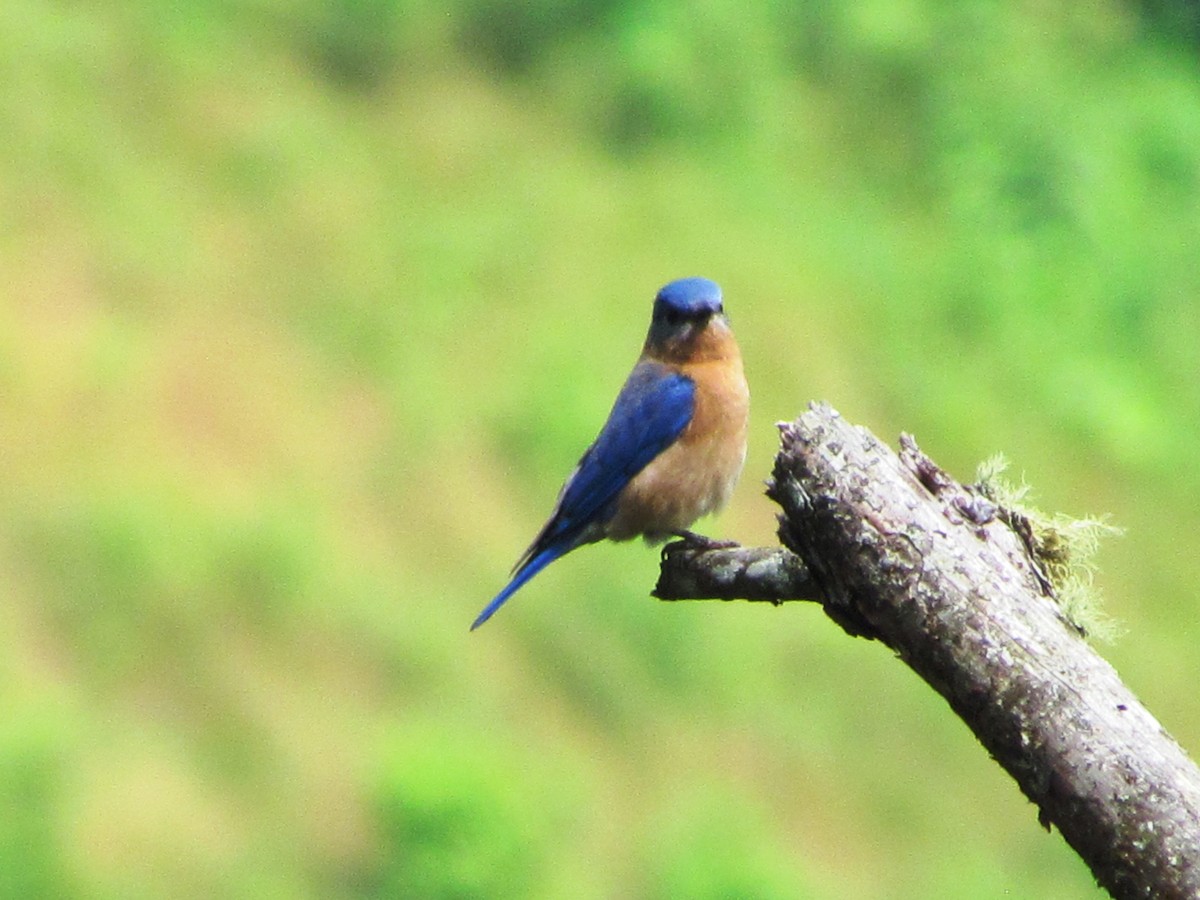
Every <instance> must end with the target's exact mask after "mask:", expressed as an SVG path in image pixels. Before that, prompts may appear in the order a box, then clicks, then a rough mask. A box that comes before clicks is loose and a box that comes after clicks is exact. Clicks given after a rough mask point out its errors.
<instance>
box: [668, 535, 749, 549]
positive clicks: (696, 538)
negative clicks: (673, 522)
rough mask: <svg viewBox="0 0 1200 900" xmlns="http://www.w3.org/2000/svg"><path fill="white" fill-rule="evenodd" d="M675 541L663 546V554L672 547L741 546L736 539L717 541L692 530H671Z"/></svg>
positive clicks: (713, 547) (709, 547)
mask: <svg viewBox="0 0 1200 900" xmlns="http://www.w3.org/2000/svg"><path fill="white" fill-rule="evenodd" d="M671 533H672V534H673V535H674V536H675V537H677V538H679V540H677V541H672V542H671V543H670V544H667V545H666V546H665V547H663V555H666V553H667V551H669V550H671V549H672V548H678V549H681V550H730V549H732V548H734V547H739V546H741V545H740V544H739V543H738V542H737V541H718V540H715V539H713V538H710V537H705V536H704V535H702V534H696V532H694V531H673V532H671Z"/></svg>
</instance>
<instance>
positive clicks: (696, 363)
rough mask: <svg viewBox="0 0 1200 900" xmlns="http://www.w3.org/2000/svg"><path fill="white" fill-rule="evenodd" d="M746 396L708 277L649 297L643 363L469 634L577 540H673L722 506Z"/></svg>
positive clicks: (735, 463)
mask: <svg viewBox="0 0 1200 900" xmlns="http://www.w3.org/2000/svg"><path fill="white" fill-rule="evenodd" d="M749 411H750V391H749V389H748V388H747V387H746V377H745V375H743V373H742V355H741V352H740V351H739V350H738V345H737V342H736V341H735V340H734V339H733V332H732V331H730V329H729V321H728V320H727V319H726V318H725V312H724V307H723V306H722V305H721V289H720V288H719V287H717V285H716V284H714V283H713V282H711V281H709V280H708V279H707V278H683V279H680V280H679V281H672V282H671V283H670V284H668V285H667V286H666V287H664V288H663V289H662V290H661V291H659V292H658V295H657V296H656V297H655V298H654V313H653V315H652V317H651V319H650V331H649V333H648V334H647V335H646V343H645V345H644V346H643V348H642V355H641V358H640V359H638V361H637V365H635V366H634V367H633V372H631V373H630V375H629V378H628V379H627V380H626V382H625V386H624V387H622V388H621V393H620V394H618V395H617V402H616V403H614V404H613V408H612V412H610V413H609V414H608V421H607V422H605V423H604V427H603V428H602V429H601V430H600V435H599V436H598V437H597V438H596V440H595V441H593V442H592V445H591V446H590V447H588V449H587V452H585V453H584V454H583V458H582V459H580V460H579V464H578V465H577V466H576V467H575V471H574V472H572V473H571V476H570V477H569V478H568V479H567V482H566V484H564V485H563V487H562V491H561V492H560V493H559V495H558V503H557V504H556V505H555V507H554V512H553V513H551V515H550V519H549V521H547V522H546V524H545V525H544V526H542V530H541V531H540V532H538V535H537V537H536V538H534V539H533V543H532V544H530V545H529V549H528V550H526V551H525V552H524V553H523V554H522V555H521V558H520V559H519V560H517V564H516V566H514V567H513V575H512V579H511V580H510V581H509V582H508V584H507V585H506V586H505V588H504V590H502V591H501V592H500V593H499V594H497V595H496V597H495V599H494V600H492V602H491V603H489V604H488V605H487V607H485V608H484V610H483V612H481V613H480V614H479V617H478V618H477V619H476V620H475V622H474V624H472V625H471V630H472V631H474V630H475V629H476V628H478V627H479V626H480V625H482V624H483V623H484V622H486V621H487V620H488V619H489V618H491V616H492V613H494V612H495V611H496V610H497V609H499V608H500V606H501V604H503V603H504V601H505V600H507V599H508V598H509V597H511V596H512V595H513V594H514V593H516V591H517V589H518V588H520V587H521V585H523V584H524V583H525V582H527V581H528V580H529V579H530V578H532V577H533V576H534V575H536V574H537V573H538V572H540V571H541V570H542V569H544V568H545V567H546V566H548V565H549V564H550V563H552V562H554V560H556V559H558V558H559V557H560V556H563V555H564V554H567V553H570V552H571V551H572V550H574V549H575V548H576V547H580V546H582V545H583V544H590V543H593V542H595V541H599V540H602V539H604V538H609V539H610V540H614V541H624V540H629V539H630V538H633V537H637V536H638V535H643V536H645V538H646V541H647V542H651V543H652V542H655V541H661V540H665V539H666V538H667V537H669V536H671V535H675V536H677V537H683V538H686V539H689V540H694V541H695V540H703V539H702V538H699V537H698V536H697V535H694V534H692V533H691V532H689V531H687V530H686V529H687V528H688V526H690V525H691V524H692V523H693V522H694V521H696V519H698V518H700V517H701V516H703V515H706V514H708V513H710V512H714V511H716V510H718V509H720V508H721V507H722V506H724V505H725V503H726V501H728V500H729V495H730V494H731V493H733V486H734V484H736V483H737V479H738V475H739V474H741V471H742V463H743V462H745V459H746V424H747V419H748V416H749Z"/></svg>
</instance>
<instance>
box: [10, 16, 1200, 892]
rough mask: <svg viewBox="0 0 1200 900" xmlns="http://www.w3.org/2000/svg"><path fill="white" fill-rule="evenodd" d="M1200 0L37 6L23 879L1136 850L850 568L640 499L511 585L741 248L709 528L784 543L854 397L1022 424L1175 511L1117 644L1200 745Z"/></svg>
mask: <svg viewBox="0 0 1200 900" xmlns="http://www.w3.org/2000/svg"><path fill="white" fill-rule="evenodd" d="M1182 11H1183V6H1182V5H1180V6H1178V7H1176V6H1171V5H1169V4H1165V3H1162V4H1142V5H1140V6H1136V7H1131V6H1125V5H1121V4H1118V3H1101V4H1099V5H1089V6H1086V7H1070V8H1066V9H1061V10H1053V11H1048V10H1045V9H1037V10H1031V9H1027V8H1024V7H1021V6H1013V5H1005V4H999V3H992V2H977V3H968V4H937V3H919V2H913V0H872V2H868V3H858V4H834V3H826V2H802V3H786V4H785V3H782V2H774V3H769V4H759V5H746V4H740V5H739V4H731V3H728V2H726V0H704V2H701V3H698V4H692V5H690V6H686V7H685V6H681V5H678V4H670V3H664V2H661V0H610V2H604V3H582V2H563V3H554V2H535V3H531V4H503V3H497V2H493V0H456V2H453V3H450V4H445V3H436V4H435V3H431V2H427V0H368V2H349V3H336V2H331V0H302V2H300V3H295V4H280V3H278V2H276V0H253V2H250V3H244V4H231V3H227V2H224V0H207V2H204V0H201V2H197V3H193V4H188V5H182V6H181V5H178V4H175V5H171V4H163V3H151V4H142V5H135V6H129V5H128V4H125V5H122V4H118V3H113V2H99V3H92V4H82V5H81V4H66V5H61V4H60V5H53V4H50V5H47V4H43V3H36V2H33V0H13V2H9V3H5V4H2V5H0V72H3V74H4V78H3V79H0V133H3V134H4V137H5V139H4V140H3V141H0V217H3V224H4V227H3V228H0V448H2V449H0V457H2V458H3V462H4V466H3V472H4V476H3V478H2V479H0V583H2V584H3V585H4V603H3V604H0V672H2V673H3V675H2V684H0V687H2V690H0V696H2V697H3V698H4V708H5V710H6V717H5V719H6V721H7V725H6V726H5V727H4V728H3V729H0V795H2V797H3V799H4V804H5V809H6V810H7V813H6V816H5V817H4V822H5V824H4V827H3V828H0V856H2V857H3V859H2V860H0V862H3V865H0V869H2V870H3V872H4V875H3V879H2V881H3V883H2V884H0V893H6V894H8V893H11V894H13V895H24V896H35V895H56V896H58V895H64V894H65V895H71V894H77V895H82V896H122V897H124V896H162V895H164V894H167V893H169V894H170V895H172V896H180V897H187V896H196V897H208V896H213V895H220V896H233V897H237V896H246V897H256V898H257V897H261V896H280V897H297V896H300V897H303V896H314V897H316V896H320V897H339V896H345V897H362V896H392V895H396V894H401V895H409V896H480V895H483V896H487V895H492V896H495V895H501V896H503V895H525V896H545V897H555V896H583V897H589V896H594V897H611V896H679V895H691V896H710V897H716V896H763V897H777V896H779V897H786V896H815V897H839V898H841V897H875V896H881V895H887V896H891V897H899V898H904V897H914V898H915V897H928V896H1001V895H1005V894H1011V895H1013V896H1055V897H1064V898H1066V897H1089V896H1095V895H1096V891H1095V888H1094V887H1093V885H1092V882H1091V879H1090V878H1089V877H1088V875H1087V873H1086V872H1085V871H1083V869H1082V867H1081V865H1080V864H1079V863H1078V861H1077V860H1076V859H1075V857H1074V856H1073V854H1072V853H1071V852H1070V850H1069V849H1067V848H1066V847H1065V846H1064V845H1063V844H1062V842H1061V841H1060V840H1059V838H1058V837H1057V836H1047V835H1046V834H1045V833H1044V832H1043V831H1042V830H1041V829H1040V828H1039V827H1038V825H1037V823H1036V818H1035V815H1034V812H1033V810H1032V809H1031V808H1030V807H1029V806H1028V804H1027V803H1025V802H1024V800H1023V799H1022V798H1021V797H1020V796H1018V795H1017V792H1016V791H1015V789H1014V788H1013V786H1012V784H1011V783H1010V782H1009V781H1008V780H1007V779H1006V778H1005V777H1004V776H1003V774H1002V773H999V772H998V771H996V768H995V766H994V765H993V764H992V763H991V762H990V761H989V760H987V759H986V758H985V754H982V753H981V752H980V750H979V747H978V746H977V745H976V744H975V742H974V741H973V740H971V739H970V737H969V736H968V735H966V734H964V732H963V729H962V728H961V726H959V725H958V724H957V723H956V722H955V720H954V719H953V718H952V716H951V715H950V714H949V713H948V712H947V710H946V709H945V708H944V704H942V703H941V701H940V700H939V699H938V698H937V697H935V696H933V695H932V694H931V692H930V691H929V690H928V688H926V687H925V686H924V685H921V684H919V683H917V682H916V680H915V679H914V678H913V677H912V676H910V675H908V673H907V672H906V671H905V670H904V669H903V667H902V666H900V665H899V664H898V663H897V662H896V661H895V660H893V659H890V658H888V657H886V655H884V654H881V653H879V652H878V651H879V648H878V647H875V646H873V645H869V644H866V643H863V642H852V641H848V640H846V639H845V637H844V636H843V635H841V634H840V633H838V632H837V631H836V630H835V629H834V628H833V627H832V626H831V625H830V624H829V623H827V622H825V621H824V620H823V619H821V618H820V616H819V615H817V614H816V612H815V611H810V610H796V609H780V610H774V609H757V608H736V605H726V606H720V607H710V608H701V607H695V608H685V607H684V606H680V605H673V606H667V605H661V604H654V603H651V602H648V601H647V600H646V598H645V594H646V592H647V590H648V588H649V586H650V585H651V583H652V581H653V577H654V572H655V554H654V552H653V551H647V550H645V548H642V547H639V546H624V547H610V546H598V547H595V548H589V549H588V550H586V551H582V552H580V553H579V554H578V555H574V556H572V557H570V558H569V559H568V560H566V561H564V562H562V563H559V564H558V565H556V566H555V567H552V568H551V569H550V570H549V571H547V572H546V573H544V574H543V575H540V576H539V577H538V579H536V580H535V581H534V582H533V583H532V584H530V585H529V586H528V587H527V588H526V589H525V590H524V591H523V592H522V594H521V595H520V596H519V597H518V598H517V599H516V600H514V602H513V603H512V604H511V605H510V606H509V607H506V609H505V610H504V611H503V613H502V614H501V615H500V616H498V617H497V618H496V619H495V620H494V621H493V622H492V623H490V624H489V625H488V626H487V628H486V629H485V630H483V631H481V632H478V633H476V634H474V635H471V636H469V637H468V635H467V633H466V628H467V625H468V623H469V622H470V621H471V618H472V617H473V616H474V615H475V614H476V612H477V611H478V610H479V608H480V607H481V606H482V605H483V604H484V603H485V602H486V601H487V599H488V598H489V597H490V596H491V594H492V592H494V591H495V590H496V589H498V588H499V586H500V585H501V583H502V581H503V577H504V574H505V572H506V571H507V567H508V566H509V565H510V564H511V562H512V560H513V559H514V558H515V557H516V556H517V554H518V553H519V552H520V550H521V549H522V548H523V547H524V546H525V544H526V543H527V542H528V540H529V538H530V537H531V535H532V534H533V533H534V531H535V530H536V528H537V526H538V524H539V522H540V520H541V516H543V515H544V514H545V512H546V511H548V509H549V507H550V505H551V503H552V502H553V498H554V492H555V491H556V490H557V488H558V486H559V484H561V481H562V479H563V477H564V476H565V475H566V474H567V472H568V471H569V470H570V467H571V466H572V465H573V463H574V462H575V460H576V459H577V458H578V454H579V452H580V451H581V450H582V448H583V447H584V446H585V445H586V442H587V441H588V440H589V439H590V438H591V436H592V434H593V433H594V429H595V428H596V427H597V426H598V424H599V423H600V421H602V419H603V417H604V415H605V413H606V411H607V409H608V404H609V403H611V401H612V397H613V395H614V393H615V391H616V390H617V388H618V387H619V385H620V382H621V379H622V378H623V377H624V374H625V371H626V370H627V367H628V366H629V364H630V363H631V361H632V359H633V357H634V355H635V354H636V352H637V347H638V345H639V342H640V340H641V338H642V333H643V329H644V327H645V318H646V314H647V309H648V304H649V299H650V297H651V296H652V292H653V291H654V289H655V288H657V287H658V286H659V285H661V284H662V283H664V282H665V281H667V280H668V279H670V278H672V277H676V276H680V275H687V274H705V275H708V276H710V277H713V278H716V279H717V280H718V281H719V282H720V283H721V284H722V285H723V286H724V288H725V290H726V294H727V298H728V306H729V309H730V311H731V313H732V316H733V320H734V324H735V327H736V329H737V331H738V334H739V338H740V340H741V342H742V345H743V349H744V353H745V356H746V360H747V367H748V373H749V377H750V381H751V386H752V390H753V393H754V409H753V417H754V418H753V423H754V424H753V430H752V436H751V447H750V457H749V460H748V465H747V472H746V477H745V480H744V482H743V484H742V486H741V488H739V491H738V494H737V496H736V497H735V501H734V504H733V506H732V508H731V509H730V510H729V511H728V512H727V513H726V514H725V517H724V518H722V519H721V520H719V522H718V523H716V524H714V525H711V526H709V524H708V523H702V526H701V527H704V528H711V530H714V531H715V532H717V533H718V534H720V536H726V535H728V536H734V537H737V538H739V539H741V540H743V541H746V542H754V543H758V542H767V541H770V540H772V516H773V512H774V511H773V509H772V508H771V507H770V506H769V504H767V502H766V501H765V500H764V499H762V498H761V497H760V496H759V491H758V488H757V484H758V482H759V481H760V480H761V478H762V477H764V475H765V474H766V472H767V471H768V467H769V464H770V459H771V456H772V453H773V451H774V447H775V443H774V442H775V438H774V433H773V431H772V428H771V423H772V422H773V421H775V420H777V419H783V418H790V417H792V416H794V415H795V414H796V413H797V412H798V411H799V409H800V408H801V407H802V405H803V403H804V402H805V401H807V400H808V399H810V398H813V397H821V398H827V399H829V400H830V401H832V402H833V403H834V405H835V406H837V407H838V408H839V409H841V410H842V411H843V412H844V413H845V414H846V415H847V416H850V417H853V418H854V419H856V420H859V421H865V422H866V423H867V424H869V425H870V426H871V427H872V428H874V429H875V430H877V431H878V432H879V433H880V434H881V435H884V436H886V435H889V434H895V433H896V432H898V431H900V430H901V429H904V430H908V431H912V432H914V433H916V434H917V435H918V437H919V438H920V439H921V442H922V446H925V447H928V448H929V449H930V451H931V453H932V454H933V455H934V456H935V458H937V459H938V460H939V462H941V463H943V464H945V465H947V466H948V467H949V468H951V469H953V470H958V471H964V470H966V469H967V467H968V466H970V465H972V464H973V463H974V461H976V460H978V459H980V458H982V457H984V456H986V455H988V454H990V453H992V452H995V451H996V450H998V449H1003V450H1004V451H1005V452H1006V453H1007V455H1008V456H1009V458H1011V459H1013V460H1014V461H1015V462H1016V464H1017V465H1018V466H1019V467H1020V469H1021V470H1023V471H1025V472H1027V473H1028V474H1029V478H1030V480H1031V481H1032V482H1033V483H1035V484H1037V485H1038V486H1039V492H1040V493H1041V494H1042V496H1043V497H1044V502H1045V505H1046V506H1048V507H1050V508H1055V509H1069V510H1089V511H1094V512H1097V513H1106V512H1107V513H1111V516H1112V521H1114V522H1115V523H1117V524H1120V525H1121V526H1122V527H1123V528H1124V529H1125V531H1126V535H1127V537H1126V538H1125V539H1124V540H1122V541H1120V542H1113V543H1112V545H1111V546H1108V545H1106V546H1105V548H1104V552H1103V554H1102V556H1101V557H1100V560H1099V562H1100V565H1099V566H1098V569H1097V574H1096V576H1095V581H1096V584H1097V587H1098V588H1102V589H1103V590H1104V592H1105V594H1106V596H1107V598H1108V605H1109V607H1110V608H1111V610H1112V612H1113V615H1114V616H1115V617H1116V618H1118V619H1119V620H1120V621H1122V622H1123V623H1124V624H1125V625H1126V626H1127V628H1128V629H1129V633H1130V635H1131V637H1130V638H1129V639H1127V640H1124V641H1122V642H1120V643H1119V644H1117V645H1115V646H1114V647H1112V648H1111V654H1112V656H1113V659H1114V662H1115V664H1116V665H1117V667H1118V669H1119V670H1120V671H1121V672H1122V674H1123V675H1125V676H1126V677H1127V678H1128V679H1129V680H1130V682H1131V684H1132V685H1133V686H1134V688H1135V689H1136V690H1138V691H1139V693H1141V694H1142V695H1143V697H1144V699H1145V700H1146V701H1147V702H1148V705H1149V706H1150V708H1151V709H1153V710H1155V712H1156V713H1157V714H1159V715H1160V716H1161V717H1162V719H1163V721H1164V724H1165V725H1166V726H1167V727H1168V728H1169V729H1170V730H1171V731H1172V732H1173V733H1174V734H1175V735H1176V736H1177V737H1178V738H1179V739H1180V740H1181V742H1182V743H1183V744H1184V745H1185V746H1188V747H1191V748H1195V747H1197V746H1198V742H1200V719H1197V716H1196V710H1195V703H1194V696H1195V684H1196V683H1197V682H1198V681H1200V669H1198V665H1200V663H1198V661H1197V656H1196V654H1195V648H1194V643H1195V641H1194V619H1195V615H1194V603H1193V602H1192V597H1193V595H1194V584H1195V582H1196V580H1197V577H1198V575H1200V573H1197V571H1196V554H1195V553H1194V552H1193V551H1192V547H1191V542H1190V541H1189V540H1188V539H1187V538H1186V535H1188V534H1190V533H1192V532H1193V531H1195V530H1196V528H1195V526H1200V522H1197V521H1196V518H1197V512H1196V510H1197V509H1200V502H1198V501H1200V476H1198V475H1197V473H1200V445H1198V444H1197V442H1196V441H1195V434H1196V433H1197V431H1198V430H1200V354H1197V351H1196V338H1195V335H1196V334H1200V305H1197V303H1196V298H1197V297H1198V296H1200V267H1197V266H1196V264H1195V248H1196V247H1197V246H1200V78H1198V74H1200V73H1198V69H1197V62H1196V60H1195V55H1194V46H1189V45H1188V43H1187V41H1188V38H1187V33H1186V31H1184V32H1183V33H1182V36H1183V38H1184V40H1182V41H1181V40H1179V39H1178V38H1179V36H1180V35H1179V34H1167V32H1168V31H1169V30H1170V29H1171V28H1172V27H1173V26H1171V25H1170V23H1171V22H1174V21H1176V19H1175V18H1172V17H1173V16H1178V15H1182ZM1164 23H1167V24H1164ZM1176 31H1177V32H1178V31H1179V30H1178V29H1176ZM948 846H949V847H953V848H954V852H953V853H946V851H945V848H946V847H948Z"/></svg>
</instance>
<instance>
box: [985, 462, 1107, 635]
mask: <svg viewBox="0 0 1200 900" xmlns="http://www.w3.org/2000/svg"><path fill="white" fill-rule="evenodd" d="M1007 468H1008V460H1006V459H1005V458H1004V456H1003V455H1002V454H996V455H995V456H992V457H991V458H989V459H986V460H984V461H983V462H982V463H980V464H979V468H978V470H977V471H976V475H975V477H976V484H975V487H976V489H977V490H978V491H979V492H980V493H981V494H983V495H984V496H985V497H987V498H988V499H989V500H991V501H992V502H993V503H995V504H996V505H997V506H999V507H1000V517H1001V518H1002V519H1004V520H1005V521H1006V522H1008V524H1009V526H1010V527H1011V528H1012V529H1013V530H1014V531H1016V532H1017V534H1018V535H1020V537H1021V538H1022V539H1023V540H1024V541H1025V543H1026V546H1027V547H1028V548H1029V552H1030V555H1031V556H1032V557H1033V559H1034V561H1035V562H1036V563H1037V565H1038V567H1039V568H1040V569H1041V573H1042V575H1043V576H1044V577H1045V579H1046V581H1047V582H1049V584H1050V587H1051V588H1052V589H1053V594H1054V598H1055V600H1056V601H1057V603H1058V605H1059V608H1060V609H1061V610H1062V612H1063V615H1064V616H1066V618H1067V619H1068V621H1070V622H1071V624H1073V625H1074V626H1075V627H1076V628H1077V629H1079V631H1080V632H1081V633H1083V634H1085V635H1089V636H1094V637H1097V638H1099V639H1100V640H1102V641H1107V642H1109V643H1111V642H1112V641H1114V640H1115V639H1116V638H1117V637H1119V636H1120V634H1121V633H1122V631H1123V629H1122V628H1121V627H1120V626H1119V624H1118V623H1117V622H1116V620H1114V619H1113V618H1112V617H1111V616H1109V615H1108V614H1106V613H1105V612H1104V610H1103V609H1102V608H1101V598H1100V591H1099V589H1098V588H1097V587H1096V585H1095V574H1096V564H1095V557H1096V551H1097V550H1098V549H1099V547H1100V542H1101V541H1102V540H1103V539H1104V538H1108V537H1116V536H1117V535H1120V534H1121V529H1119V528H1116V527H1115V526H1113V525H1110V524H1109V523H1108V522H1107V520H1106V518H1105V517H1103V516H1101V517H1096V516H1086V517H1084V518H1081V519H1077V518H1073V517H1071V516H1067V515H1063V514H1062V513H1045V512H1043V511H1042V510H1040V509H1038V508H1037V507H1036V506H1034V505H1033V504H1032V503H1031V502H1030V501H1029V499H1028V498H1029V493H1030V488H1029V485H1028V484H1026V483H1025V481H1024V480H1023V479H1022V481H1021V483H1020V484H1015V483H1013V482H1012V481H1010V480H1008V479H1007V478H1005V477H1004V472H1005V470H1006V469H1007Z"/></svg>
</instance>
